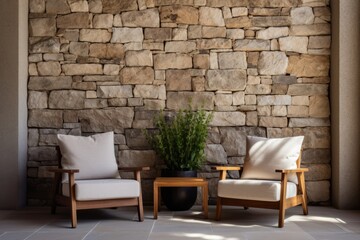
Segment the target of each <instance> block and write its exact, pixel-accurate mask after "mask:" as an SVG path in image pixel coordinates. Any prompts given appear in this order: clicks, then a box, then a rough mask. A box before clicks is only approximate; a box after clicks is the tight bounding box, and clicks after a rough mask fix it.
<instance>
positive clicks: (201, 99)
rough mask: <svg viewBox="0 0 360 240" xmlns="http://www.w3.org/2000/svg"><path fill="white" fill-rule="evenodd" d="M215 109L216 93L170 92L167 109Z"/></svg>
mask: <svg viewBox="0 0 360 240" xmlns="http://www.w3.org/2000/svg"><path fill="white" fill-rule="evenodd" d="M189 103H190V104H191V107H192V109H194V110H196V109H204V110H213V109H214V93H212V92H168V93H167V101H166V107H167V108H168V109H171V110H180V109H187V108H188V107H189Z"/></svg>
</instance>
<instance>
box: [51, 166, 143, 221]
mask: <svg viewBox="0 0 360 240" xmlns="http://www.w3.org/2000/svg"><path fill="white" fill-rule="evenodd" d="M149 169H150V168H149V167H119V168H118V170H119V171H125V172H133V173H134V179H135V180H136V181H138V182H139V184H140V195H139V197H135V198H121V199H107V200H91V201H77V200H76V196H75V174H76V173H78V172H79V169H62V168H61V167H60V166H59V168H58V169H51V170H49V171H50V172H53V173H55V178H54V190H53V200H52V206H51V213H52V214H55V213H56V206H57V205H60V206H67V207H70V208H71V227H72V228H76V226H77V210H83V209H95V208H113V207H123V206H136V207H137V210H138V217H139V222H142V221H144V208H143V201H142V190H141V175H140V172H141V171H143V170H149ZM62 174H68V178H69V183H68V184H69V189H70V196H69V197H67V196H64V195H62V192H61V180H62Z"/></svg>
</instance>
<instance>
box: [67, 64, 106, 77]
mask: <svg viewBox="0 0 360 240" xmlns="http://www.w3.org/2000/svg"><path fill="white" fill-rule="evenodd" d="M62 70H63V72H64V73H65V75H94V74H103V69H102V65H101V64H63V65H62Z"/></svg>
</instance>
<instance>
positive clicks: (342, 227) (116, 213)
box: [0, 206, 360, 240]
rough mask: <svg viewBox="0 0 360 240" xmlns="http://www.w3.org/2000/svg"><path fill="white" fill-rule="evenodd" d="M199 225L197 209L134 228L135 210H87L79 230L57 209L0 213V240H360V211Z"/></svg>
mask: <svg viewBox="0 0 360 240" xmlns="http://www.w3.org/2000/svg"><path fill="white" fill-rule="evenodd" d="M214 212H215V208H214V207H213V206H211V207H210V212H209V214H210V218H209V219H208V220H206V219H203V217H202V215H201V212H200V208H199V207H194V208H193V209H192V210H191V211H185V212H169V211H166V210H164V209H163V211H161V212H160V213H159V219H158V220H153V219H152V208H150V207H148V208H146V210H145V221H144V222H142V223H139V222H137V221H136V220H137V214H136V210H135V208H125V209H124V208H119V209H106V210H86V211H80V212H79V216H78V218H79V225H78V227H77V228H76V229H71V228H70V219H69V213H68V211H66V209H60V210H59V213H58V214H57V215H50V213H49V209H48V208H37V209H34V208H28V209H24V210H19V211H0V240H4V239H6V240H20V239H21V240H24V239H26V240H35V239H36V240H60V239H71V240H77V239H79V240H82V239H86V240H95V239H104V240H107V239H109V240H114V239H120V240H122V239H123V240H134V239H137V240H147V239H148V240H165V239H166V240H174V239H175V240H180V239H189V240H197V239H199V240H241V239H254V240H257V239H261V240H263V239H269V240H271V239H279V240H282V239H290V240H297V239H299V240H307V239H309V240H310V239H311V240H314V239H317V240H325V239H326V240H332V239H334V240H335V239H336V240H339V239H341V240H349V239H358V240H359V239H360V211H339V210H337V209H333V208H328V207H310V209H309V213H310V214H309V215H308V216H303V215H301V213H302V210H301V208H299V207H296V208H292V209H289V210H288V211H287V214H286V222H285V227H284V228H282V229H279V228H277V212H276V211H274V210H264V209H255V208H251V209H248V210H243V209H242V208H235V207H233V208H231V207H228V208H224V210H223V219H222V221H220V222H216V221H214V220H213V219H214Z"/></svg>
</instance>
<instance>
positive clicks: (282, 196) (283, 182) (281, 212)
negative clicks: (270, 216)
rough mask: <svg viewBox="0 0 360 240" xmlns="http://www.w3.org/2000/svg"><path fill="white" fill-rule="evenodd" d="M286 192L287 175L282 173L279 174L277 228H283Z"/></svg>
mask: <svg viewBox="0 0 360 240" xmlns="http://www.w3.org/2000/svg"><path fill="white" fill-rule="evenodd" d="M286 190H287V174H285V173H282V174H281V191H280V206H279V228H282V227H284V219H285V203H286Z"/></svg>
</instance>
